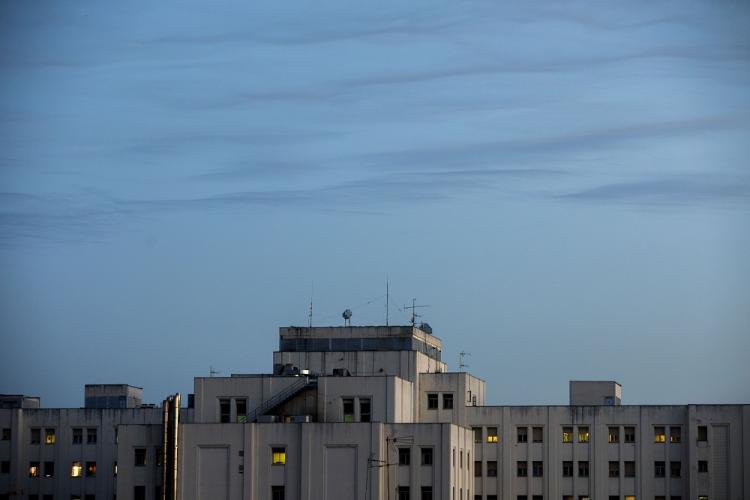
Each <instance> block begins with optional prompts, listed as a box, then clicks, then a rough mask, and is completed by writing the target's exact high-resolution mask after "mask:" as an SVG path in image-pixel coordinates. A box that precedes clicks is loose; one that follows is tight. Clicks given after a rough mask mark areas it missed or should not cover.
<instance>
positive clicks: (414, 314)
mask: <svg viewBox="0 0 750 500" xmlns="http://www.w3.org/2000/svg"><path fill="white" fill-rule="evenodd" d="M421 307H430V306H429V305H428V304H426V305H421V306H418V305H417V299H411V305H410V306H406V305H405V306H404V309H405V310H406V309H411V326H417V318H421V317H422V315H421V314H417V309H418V308H421Z"/></svg>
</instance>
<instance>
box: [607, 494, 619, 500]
mask: <svg viewBox="0 0 750 500" xmlns="http://www.w3.org/2000/svg"><path fill="white" fill-rule="evenodd" d="M609 500H620V497H619V496H617V495H610V496H609Z"/></svg>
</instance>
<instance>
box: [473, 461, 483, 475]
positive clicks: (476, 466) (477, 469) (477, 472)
mask: <svg viewBox="0 0 750 500" xmlns="http://www.w3.org/2000/svg"><path fill="white" fill-rule="evenodd" d="M474 477H482V462H481V461H480V460H477V461H476V462H474Z"/></svg>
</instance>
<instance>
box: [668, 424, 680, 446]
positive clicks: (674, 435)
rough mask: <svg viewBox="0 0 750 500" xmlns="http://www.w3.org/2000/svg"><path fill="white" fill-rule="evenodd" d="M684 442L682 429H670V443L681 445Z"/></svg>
mask: <svg viewBox="0 0 750 500" xmlns="http://www.w3.org/2000/svg"><path fill="white" fill-rule="evenodd" d="M681 441H682V427H670V428H669V442H670V443H679V442H681Z"/></svg>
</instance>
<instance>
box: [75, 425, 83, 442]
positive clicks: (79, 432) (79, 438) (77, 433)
mask: <svg viewBox="0 0 750 500" xmlns="http://www.w3.org/2000/svg"><path fill="white" fill-rule="evenodd" d="M73 444H83V429H81V428H80V427H77V428H75V429H73Z"/></svg>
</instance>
